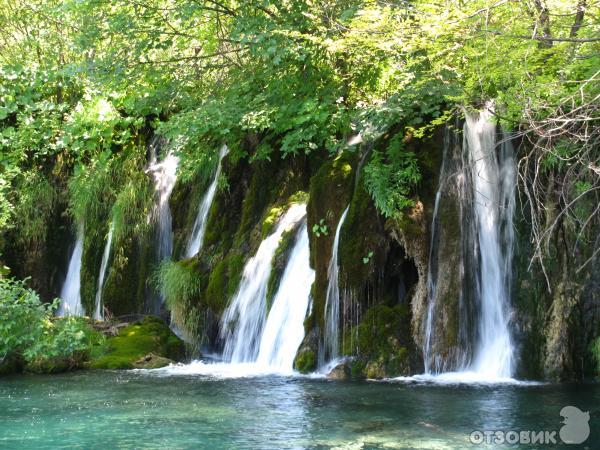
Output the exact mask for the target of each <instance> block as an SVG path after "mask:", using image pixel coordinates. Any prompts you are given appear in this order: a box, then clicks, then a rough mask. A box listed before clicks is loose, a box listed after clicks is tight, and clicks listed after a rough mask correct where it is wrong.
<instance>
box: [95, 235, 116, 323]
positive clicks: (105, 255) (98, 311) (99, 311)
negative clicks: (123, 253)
mask: <svg viewBox="0 0 600 450" xmlns="http://www.w3.org/2000/svg"><path fill="white" fill-rule="evenodd" d="M113 228H114V225H113V224H112V223H111V224H110V228H109V229H108V236H107V237H106V245H105V246H104V252H102V263H101V264H100V273H99V274H98V286H97V287H96V307H95V309H94V319H95V320H104V312H103V308H102V290H103V289H104V278H105V277H106V270H107V269H108V259H109V258H110V250H111V246H112V236H113Z"/></svg>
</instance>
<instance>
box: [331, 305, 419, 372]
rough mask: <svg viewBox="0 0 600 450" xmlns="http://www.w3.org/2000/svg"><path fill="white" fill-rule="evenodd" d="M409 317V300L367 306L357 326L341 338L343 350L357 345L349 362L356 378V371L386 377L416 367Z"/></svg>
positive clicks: (348, 352)
mask: <svg viewBox="0 0 600 450" xmlns="http://www.w3.org/2000/svg"><path fill="white" fill-rule="evenodd" d="M410 320H411V317H410V309H409V305H408V304H400V305H396V306H394V307H389V306H386V305H376V306H374V307H372V308H370V309H368V310H367V312H366V313H365V315H364V317H363V319H362V320H361V322H360V324H359V325H358V327H354V328H353V329H352V330H351V332H350V333H348V335H347V336H346V340H345V341H344V347H343V351H344V353H345V354H348V355H349V354H352V353H353V352H354V351H355V349H358V355H356V357H355V360H354V361H353V363H352V365H353V366H356V367H355V371H356V372H357V373H356V374H355V375H354V377H355V378H356V377H357V376H359V375H358V372H360V374H361V375H362V376H364V377H366V378H385V377H392V376H398V375H408V374H410V373H411V372H413V371H415V369H416V363H415V362H414V361H413V358H411V355H412V354H414V353H415V351H414V350H415V349H414V348H413V346H414V343H413V341H412V336H411V333H410ZM361 364H362V367H359V366H360V365H361Z"/></svg>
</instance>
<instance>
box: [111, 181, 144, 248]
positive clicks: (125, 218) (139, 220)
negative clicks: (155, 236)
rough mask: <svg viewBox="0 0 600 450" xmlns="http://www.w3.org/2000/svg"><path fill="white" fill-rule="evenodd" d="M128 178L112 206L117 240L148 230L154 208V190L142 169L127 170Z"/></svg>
mask: <svg viewBox="0 0 600 450" xmlns="http://www.w3.org/2000/svg"><path fill="white" fill-rule="evenodd" d="M124 175H127V180H126V181H125V183H124V184H123V185H122V187H121V188H120V189H119V191H118V192H117V194H116V197H115V202H114V204H113V207H112V221H113V226H114V239H115V242H117V243H121V242H123V241H124V240H127V239H132V238H134V237H137V236H142V235H144V233H145V232H146V231H148V228H149V224H148V220H147V219H148V215H149V214H150V210H151V208H152V200H153V190H152V186H151V184H150V180H149V179H148V177H147V176H146V174H145V173H144V172H142V171H141V170H135V169H132V170H130V171H127V173H126V174H124Z"/></svg>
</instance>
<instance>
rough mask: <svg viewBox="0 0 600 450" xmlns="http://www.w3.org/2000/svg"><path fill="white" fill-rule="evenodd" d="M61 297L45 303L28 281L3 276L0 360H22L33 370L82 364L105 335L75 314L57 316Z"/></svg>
mask: <svg viewBox="0 0 600 450" xmlns="http://www.w3.org/2000/svg"><path fill="white" fill-rule="evenodd" d="M57 307H58V300H55V301H54V302H53V303H52V304H44V303H42V302H41V301H40V298H39V296H38V294H37V293H36V292H35V291H34V290H32V289H30V288H28V287H27V286H26V280H23V281H19V280H14V279H10V278H8V279H6V278H5V279H0V317H2V318H3V319H2V321H0V362H1V361H4V360H5V359H10V360H15V359H17V360H22V361H23V363H24V364H25V368H26V369H27V370H30V371H32V372H39V373H41V372H57V371H63V370H69V369H74V368H78V367H81V365H82V364H83V362H84V361H85V360H86V358H87V355H88V353H89V350H90V348H91V347H92V345H93V344H94V343H96V342H98V341H99V340H101V339H102V338H101V337H100V335H98V334H97V333H95V332H94V331H93V330H92V329H91V328H90V327H89V326H88V325H87V324H86V322H85V319H82V318H76V317H64V318H56V317H54V311H55V310H56V308H57Z"/></svg>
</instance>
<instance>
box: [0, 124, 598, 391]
mask: <svg viewBox="0 0 600 450" xmlns="http://www.w3.org/2000/svg"><path fill="white" fill-rule="evenodd" d="M443 140H444V134H443V130H438V131H437V132H436V133H434V134H433V136H432V137H430V138H428V139H423V140H412V141H409V142H408V143H407V146H408V148H409V149H410V150H411V151H413V152H414V153H415V155H416V156H417V159H418V162H419V166H420V170H421V173H422V174H423V177H422V179H423V181H422V182H421V184H420V186H419V187H418V190H417V193H416V195H415V196H414V198H413V200H414V206H413V207H412V208H410V209H408V210H407V211H405V213H404V214H403V215H402V216H401V217H398V218H395V219H386V218H385V217H383V216H382V215H381V214H380V213H379V212H378V211H377V209H376V208H375V205H374V203H373V201H372V199H371V197H370V195H369V194H368V193H367V192H366V190H365V188H364V183H363V178H362V174H361V173H360V170H358V168H359V167H360V166H361V161H362V162H363V163H364V162H365V159H366V161H368V158H369V151H370V149H369V148H368V147H367V146H364V145H363V146H362V147H361V148H360V149H357V150H356V151H354V152H344V153H343V154H342V156H339V157H337V158H334V159H331V158H328V157H325V155H322V154H319V153H318V152H317V153H315V154H314V155H311V156H309V157H294V158H291V157H288V158H286V159H281V158H280V157H279V156H278V155H274V156H273V157H272V159H271V160H270V161H253V162H251V160H250V157H251V156H250V157H244V158H241V159H237V160H233V159H232V158H231V157H229V156H228V157H225V159H224V160H223V169H222V174H221V177H220V179H219V182H218V186H219V187H218V189H217V193H216V196H215V199H214V201H213V204H212V207H211V209H210V212H209V216H208V222H207V227H206V233H205V238H204V244H203V247H202V250H201V252H200V253H199V254H198V255H196V256H195V257H192V258H189V259H182V258H181V256H182V255H183V251H182V249H183V248H184V247H185V244H186V242H187V239H188V237H189V234H190V232H191V227H192V224H193V218H194V216H195V214H196V209H197V206H198V204H199V201H200V199H201V197H202V195H203V192H204V189H205V188H206V186H207V184H208V183H207V182H206V180H202V179H193V178H192V179H190V180H186V181H180V182H178V183H177V185H176V186H175V189H174V191H173V193H172V195H171V199H170V206H171V212H172V216H173V231H174V238H175V239H174V258H173V261H172V262H170V263H168V264H165V265H163V266H161V267H160V268H157V266H156V262H155V261H154V259H153V255H154V248H153V246H154V244H153V242H154V231H153V229H152V227H151V226H150V227H148V226H146V225H144V224H143V222H144V220H147V213H148V210H149V206H148V205H149V204H150V203H151V202H152V198H153V192H152V186H151V182H150V179H149V178H148V176H147V175H146V174H144V172H143V164H142V163H140V164H138V166H139V167H138V169H139V170H138V173H139V177H138V178H139V179H136V180H133V179H132V180H128V181H127V182H126V183H125V186H129V188H130V189H132V190H133V191H134V192H137V193H140V192H141V193H142V195H141V196H142V197H144V198H145V199H146V200H143V199H142V200H139V199H138V201H137V203H136V202H133V203H131V202H130V203H128V204H133V205H134V206H135V208H134V210H135V211H137V213H136V214H133V213H132V214H131V215H130V216H131V217H130V220H137V221H138V222H139V223H140V226H139V227H133V228H132V229H130V230H129V232H127V233H125V232H122V233H121V234H119V233H117V236H116V239H115V242H116V244H115V246H114V255H113V256H112V258H111V262H110V266H109V269H108V272H107V278H106V284H105V289H104V297H103V298H104V303H105V305H106V307H107V309H108V310H109V311H110V312H112V313H113V314H114V315H125V314H130V313H139V312H143V311H145V309H146V298H147V296H148V291H149V290H150V289H152V288H153V286H155V285H156V284H157V283H158V284H162V289H163V291H164V295H165V296H166V304H167V305H168V309H170V310H171V316H172V318H173V320H174V321H175V323H177V325H178V326H179V327H180V328H181V329H182V331H183V332H184V333H185V334H186V335H187V337H188V339H190V340H193V341H194V342H198V343H201V344H203V345H205V346H208V347H211V348H212V349H214V350H217V351H218V350H220V348H221V346H222V343H221V342H219V319H220V316H221V314H222V313H223V310H224V309H225V307H226V306H227V303H228V301H229V300H230V299H231V298H232V296H233V294H234V293H235V291H236V289H237V286H238V284H239V282H240V278H241V274H242V271H243V267H244V264H245V262H246V261H247V260H248V258H249V257H250V256H252V255H253V254H254V253H255V252H256V250H257V248H258V246H259V245H260V242H261V241H262V239H264V238H265V237H266V236H267V235H268V234H269V232H270V231H271V229H272V227H273V225H274V223H276V221H277V219H278V218H279V217H280V216H281V215H282V214H283V213H284V212H285V210H286V208H287V207H288V206H289V205H290V204H291V203H293V202H295V201H306V202H307V225H308V230H309V239H310V260H311V267H312V268H313V269H314V270H315V272H316V278H315V282H314V285H313V287H312V307H311V309H310V311H311V313H310V315H309V316H308V317H307V318H306V320H305V332H306V335H305V338H304V341H303V343H302V345H301V347H300V350H299V352H298V355H297V358H296V368H297V369H299V370H301V371H311V370H314V369H316V367H317V364H318V362H319V357H320V356H321V355H322V352H323V330H324V327H325V316H324V310H325V302H326V291H327V284H328V272H327V270H328V266H329V262H330V259H331V255H332V245H333V239H334V235H335V230H336V227H337V225H338V223H339V220H340V217H341V215H342V212H343V211H344V210H345V209H346V207H348V214H347V217H346V220H345V222H344V225H343V227H342V228H341V231H340V244H339V253H338V254H339V267H340V271H339V282H340V301H341V306H340V341H341V342H340V350H341V353H342V355H345V356H352V357H353V358H352V359H351V360H350V362H349V363H348V364H349V366H348V367H347V371H348V374H350V376H355V377H371V378H378V377H389V376H398V375H410V374H415V373H421V372H423V370H424V361H423V348H424V346H425V340H424V339H425V338H424V336H425V321H426V315H427V312H428V307H429V302H431V301H434V302H435V304H436V305H437V306H436V309H435V318H434V320H433V322H432V323H433V327H434V329H435V330H436V334H437V335H439V336H442V338H441V339H438V340H437V341H436V344H435V345H436V348H435V349H434V351H435V353H437V354H441V355H443V359H444V360H445V361H448V363H447V366H446V368H447V369H451V368H452V367H454V366H456V361H457V360H458V359H460V355H461V354H462V353H464V352H465V351H466V352H468V346H469V345H470V342H471V341H470V338H469V335H468V333H467V335H465V334H464V333H463V334H461V331H460V330H461V328H462V329H465V328H466V329H469V327H471V328H472V327H473V325H472V324H470V325H469V324H466V327H465V326H464V325H465V324H464V323H461V320H463V321H464V320H465V317H467V318H469V317H471V316H469V314H466V315H465V314H463V313H464V311H463V312H461V310H460V309H461V307H462V305H461V303H460V299H459V295H458V291H459V286H460V283H461V282H462V280H463V275H464V271H465V270H469V268H468V267H461V264H460V254H461V251H463V249H461V243H460V238H459V236H460V229H461V226H462V225H461V216H460V214H461V213H460V207H459V204H458V199H457V197H458V193H457V191H456V189H455V186H456V184H455V183H453V182H452V181H451V179H450V176H451V174H452V172H453V169H452V167H453V165H454V164H456V161H457V160H458V159H459V158H460V153H459V152H460V148H458V144H456V143H455V144H454V145H450V146H449V147H448V146H446V148H447V149H448V150H447V151H448V152H449V153H448V154H447V155H446V158H445V164H446V166H445V168H444V170H442V159H443V149H444V142H443ZM387 142H388V137H386V136H384V137H382V138H380V139H379V140H378V141H376V142H375V143H372V145H373V146H374V147H375V148H377V147H378V146H379V147H382V146H385V145H387ZM257 143H258V140H257V138H256V137H249V138H248V140H247V142H246V143H245V146H246V148H245V150H246V152H247V154H248V155H253V154H254V152H255V150H256V147H257ZM363 158H365V159H363ZM449 174H450V175H449ZM440 179H441V183H442V185H441V189H439V192H440V201H439V203H438V205H439V210H438V211H437V222H436V223H435V224H434V225H435V227H436V229H437V234H436V238H435V239H434V240H433V242H432V239H431V235H432V220H433V211H434V207H435V203H436V193H437V191H438V187H439V186H440V184H439V183H440ZM123 189H125V188H123ZM123 189H122V190H121V191H120V192H121V193H122V192H125V191H123ZM119 195H121V194H118V195H117V199H118V198H120V197H119ZM65 196H66V193H64V192H63V193H62V194H61V197H60V201H58V202H57V203H56V205H57V206H56V212H55V213H54V214H53V215H52V216H51V217H50V218H49V220H48V223H47V234H46V236H47V237H46V240H45V241H44V242H43V243H42V244H37V245H36V246H31V247H27V246H23V245H20V244H19V245H17V244H11V242H10V241H9V240H5V242H6V244H5V245H6V247H7V248H6V249H5V252H4V253H5V255H6V261H7V262H8V264H9V265H10V266H11V267H12V268H13V270H14V273H15V274H17V275H19V276H23V277H24V276H31V277H32V281H31V283H32V285H33V286H34V287H36V288H37V289H38V290H39V291H40V292H41V293H42V295H43V296H44V297H45V298H46V299H48V300H50V299H51V298H53V297H55V296H57V295H58V294H59V292H60V280H59V279H62V277H64V274H62V273H61V272H62V271H63V269H62V267H65V266H66V261H67V259H68V245H69V244H68V241H69V239H67V237H66V236H68V235H69V219H68V218H67V210H66V203H67V202H66V197H65ZM133 197H135V196H133ZM517 210H518V211H520V208H519V207H517ZM106 211H108V208H106ZM106 211H105V212H103V213H102V214H103V218H102V220H99V223H102V226H101V227H99V228H96V229H90V230H89V231H87V230H88V229H86V241H85V249H84V261H83V266H84V269H83V271H82V296H83V297H82V298H83V302H84V305H85V306H86V309H87V310H88V311H89V310H90V308H91V307H92V305H93V298H94V293H95V283H96V282H97V278H96V277H97V274H98V269H99V266H100V259H101V257H102V248H103V245H104V236H105V235H106V232H107V230H108V219H109V217H108V215H107V212H106ZM135 211H134V212H135ZM135 217H137V219H134V218H135ZM130 228H131V227H130ZM516 229H517V236H518V239H517V241H518V244H517V249H516V256H515V264H514V268H515V271H514V286H513V293H512V305H511V307H512V315H511V320H510V328H511V331H512V333H513V337H514V341H515V342H516V344H517V376H519V377H525V378H544V379H572V378H580V377H582V376H584V375H589V374H592V373H593V371H594V365H593V362H592V360H591V353H590V345H591V342H592V340H593V339H595V338H596V337H597V336H598V334H599V324H600V307H599V304H600V299H599V297H598V292H600V289H599V288H600V280H599V278H598V273H599V271H598V267H597V263H595V262H593V263H592V264H590V265H589V266H588V268H586V270H583V271H581V272H577V268H578V267H579V266H578V264H580V263H582V262H583V261H585V260H587V259H588V258H589V257H590V256H591V255H588V254H587V253H586V252H585V251H581V252H580V253H579V254H576V255H575V257H573V256H572V253H573V252H572V251H571V250H570V249H572V248H574V241H575V239H576V236H574V235H573V233H571V232H570V231H569V229H568V228H566V227H563V228H561V229H560V233H559V234H558V235H557V237H556V239H555V240H554V248H553V250H552V252H553V253H552V254H553V258H554V263H553V264H551V265H550V266H549V267H548V279H549V280H550V285H549V286H548V285H547V284H546V281H545V278H544V275H543V274H542V273H541V271H540V270H539V269H538V268H537V267H535V266H534V267H533V269H529V267H528V266H529V259H530V255H531V252H532V249H531V247H530V245H529V243H528V236H529V230H528V224H527V220H526V218H525V217H520V216H519V219H518V222H517V224H516ZM132 230H134V231H132ZM88 233H89V234H88ZM14 242H17V240H16V239H15V240H14ZM288 244H289V242H288V243H286V242H285V239H282V241H281V244H280V245H281V251H280V252H278V255H279V258H280V259H281V258H282V255H285V248H286V245H288ZM431 244H433V245H435V246H437V251H436V252H435V253H432V252H430V245H431ZM430 255H434V258H435V259H434V260H433V261H431V264H430V261H429V258H430ZM594 264H596V265H594ZM281 266H282V264H281V261H275V270H274V275H273V276H274V278H273V280H272V281H271V284H276V283H277V276H280V275H281V268H282V267H281ZM430 270H433V271H435V272H436V274H437V277H436V279H437V283H436V290H435V293H434V294H433V295H430V293H431V286H430V285H429V284H428V276H429V273H430ZM278 273H279V275H277V274H278ZM465 348H467V350H465ZM442 367H444V366H442Z"/></svg>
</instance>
